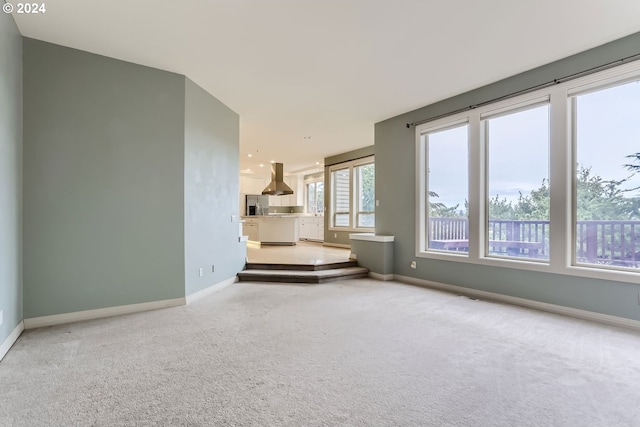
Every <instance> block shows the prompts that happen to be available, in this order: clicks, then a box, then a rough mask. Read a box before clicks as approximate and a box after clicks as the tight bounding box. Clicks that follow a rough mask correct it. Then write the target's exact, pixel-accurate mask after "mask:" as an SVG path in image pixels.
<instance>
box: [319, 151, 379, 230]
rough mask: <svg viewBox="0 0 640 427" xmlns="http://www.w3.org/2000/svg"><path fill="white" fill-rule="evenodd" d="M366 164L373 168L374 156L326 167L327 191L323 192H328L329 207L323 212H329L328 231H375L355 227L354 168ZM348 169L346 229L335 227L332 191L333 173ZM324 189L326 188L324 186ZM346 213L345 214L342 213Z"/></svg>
mask: <svg viewBox="0 0 640 427" xmlns="http://www.w3.org/2000/svg"><path fill="white" fill-rule="evenodd" d="M367 164H373V165H374V168H375V156H367V157H363V158H361V159H357V160H351V161H348V162H343V163H337V164H335V165H331V166H329V167H328V169H329V180H328V181H329V185H328V189H327V188H325V191H328V195H329V199H328V200H329V206H328V207H327V206H325V212H327V211H328V212H329V221H328V225H329V230H331V231H346V232H354V231H357V232H362V231H365V232H371V231H374V230H375V227H358V226H357V216H358V212H357V209H358V207H359V204H358V200H357V197H358V189H357V188H356V185H357V184H358V182H357V181H358V180H357V178H356V176H355V175H356V173H355V168H356V167H358V166H363V165H367ZM343 169H348V171H349V212H348V214H349V225H348V226H347V227H340V226H336V225H335V215H336V211H335V201H334V191H333V172H334V171H338V170H343ZM325 187H327V186H326V185H325ZM342 213H343V214H344V213H347V212H342ZM373 213H374V215H375V207H374V212H373Z"/></svg>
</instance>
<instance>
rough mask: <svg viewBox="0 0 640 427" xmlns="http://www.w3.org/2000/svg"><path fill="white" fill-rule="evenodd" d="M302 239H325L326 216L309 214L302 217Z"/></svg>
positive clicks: (320, 240)
mask: <svg viewBox="0 0 640 427" xmlns="http://www.w3.org/2000/svg"><path fill="white" fill-rule="evenodd" d="M300 240H315V241H319V242H322V241H324V217H321V216H308V217H302V218H300Z"/></svg>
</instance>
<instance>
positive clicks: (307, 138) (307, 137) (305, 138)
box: [303, 136, 311, 142]
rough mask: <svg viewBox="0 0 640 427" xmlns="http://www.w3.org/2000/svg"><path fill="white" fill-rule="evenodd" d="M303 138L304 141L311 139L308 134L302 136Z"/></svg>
mask: <svg viewBox="0 0 640 427" xmlns="http://www.w3.org/2000/svg"><path fill="white" fill-rule="evenodd" d="M303 139H304V140H305V141H307V142H309V141H311V137H310V136H305V137H303Z"/></svg>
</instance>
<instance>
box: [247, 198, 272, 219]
mask: <svg viewBox="0 0 640 427" xmlns="http://www.w3.org/2000/svg"><path fill="white" fill-rule="evenodd" d="M245 198H246V204H245V206H246V212H245V215H247V216H254V215H269V196H262V195H254V194H247V195H246V196H245Z"/></svg>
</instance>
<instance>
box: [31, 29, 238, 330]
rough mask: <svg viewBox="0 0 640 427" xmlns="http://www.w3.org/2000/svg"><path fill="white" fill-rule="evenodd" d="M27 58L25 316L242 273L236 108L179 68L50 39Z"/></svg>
mask: <svg viewBox="0 0 640 427" xmlns="http://www.w3.org/2000/svg"><path fill="white" fill-rule="evenodd" d="M23 64H24V127H25V134H24V176H25V179H24V216H23V217H24V226H25V227H24V228H25V232H24V285H23V289H24V313H23V314H24V317H25V318H33V317H39V316H47V315H54V314H61V313H69V312H75V311H82V310H91V309H97V308H105V307H113V306H120V305H128V304H136V303H143V302H152V301H161V300H168V299H174V298H183V297H185V296H186V295H189V294H192V293H194V292H197V291H199V290H202V289H204V288H206V287H208V286H211V285H214V284H216V283H219V282H221V281H223V280H226V279H230V278H232V277H233V276H234V275H235V274H236V273H237V272H238V271H239V270H241V269H242V267H243V265H244V262H245V258H246V246H245V244H244V243H243V242H239V241H238V236H239V235H240V233H239V224H238V223H234V222H232V221H231V216H232V215H238V211H237V206H238V188H239V161H238V151H239V118H238V115H237V114H236V113H234V112H233V111H231V110H230V109H229V108H227V107H226V106H225V105H224V104H222V103H221V102H220V101H218V100H217V99H216V98H214V97H213V96H211V95H210V94H208V93H207V92H206V91H204V90H203V89H202V88H200V87H198V86H197V85H196V84H194V83H193V82H191V81H190V80H188V79H187V78H186V77H185V76H181V75H178V74H174V73H170V72H166V71H162V70H157V69H154V68H149V67H144V66H140V65H136V64H132V63H128V62H124V61H119V60H115V59H112V58H108V57H104V56H99V55H94V54H91V53H88V52H83V51H79V50H75V49H70V48H66V47H62V46H58V45H54V44H51V43H46V42H41V41H37V40H33V39H27V38H25V39H24V63H23ZM213 266H215V271H213V270H214V268H213ZM200 268H202V272H203V274H202V276H200V274H199V269H200Z"/></svg>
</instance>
